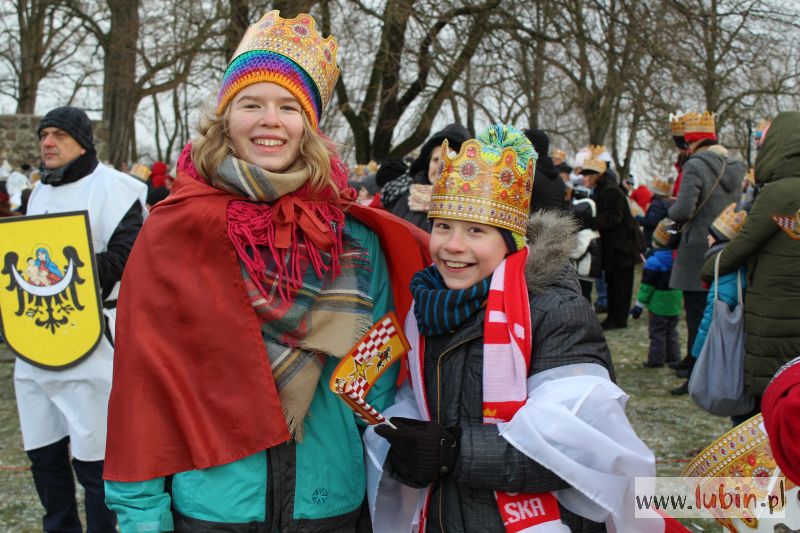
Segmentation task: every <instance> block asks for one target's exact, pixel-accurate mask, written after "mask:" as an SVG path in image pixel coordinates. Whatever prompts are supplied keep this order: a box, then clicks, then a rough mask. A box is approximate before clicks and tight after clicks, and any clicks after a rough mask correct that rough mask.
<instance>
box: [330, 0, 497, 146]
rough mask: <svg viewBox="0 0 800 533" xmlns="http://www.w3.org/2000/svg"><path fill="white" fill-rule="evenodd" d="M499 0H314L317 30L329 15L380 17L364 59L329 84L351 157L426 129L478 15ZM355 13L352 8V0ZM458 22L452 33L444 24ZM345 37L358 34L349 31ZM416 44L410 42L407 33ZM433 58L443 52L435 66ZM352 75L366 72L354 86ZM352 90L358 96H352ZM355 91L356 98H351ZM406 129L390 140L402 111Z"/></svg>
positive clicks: (463, 63) (471, 45)
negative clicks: (344, 0) (378, 5)
mask: <svg viewBox="0 0 800 533" xmlns="http://www.w3.org/2000/svg"><path fill="white" fill-rule="evenodd" d="M499 3H500V0H488V1H486V2H484V3H481V4H467V3H463V5H462V4H461V3H458V4H445V3H438V4H434V3H432V2H420V1H399V0H387V1H386V3H385V4H384V6H383V8H382V10H380V11H376V10H375V9H373V8H371V7H368V6H366V5H364V4H363V3H362V2H360V1H356V2H351V3H349V4H348V5H347V6H346V7H347V9H348V11H349V13H333V12H332V10H331V3H330V2H324V3H323V5H322V13H323V15H322V21H323V30H324V31H325V33H330V27H331V25H332V22H333V20H334V17H336V20H340V19H344V18H345V16H347V18H348V19H349V20H359V19H360V20H369V21H372V23H375V24H381V26H380V31H379V33H377V36H376V37H377V41H378V42H377V45H375V41H374V37H373V35H372V34H370V35H368V36H364V35H361V36H360V38H361V39H365V38H366V39H370V41H371V49H372V53H371V54H370V60H369V62H368V63H367V64H366V65H363V66H362V69H363V70H360V71H359V72H358V74H356V75H355V76H353V77H350V76H348V77H343V79H342V80H340V81H339V83H338V84H337V85H336V97H337V99H338V108H339V111H340V112H341V113H342V114H343V116H344V118H345V119H346V120H347V123H348V124H349V126H350V129H351V131H352V134H353V139H354V144H355V151H356V160H358V161H360V162H366V161H368V160H370V159H376V160H383V159H384V158H386V157H387V156H390V155H392V156H397V155H404V154H406V153H408V152H409V151H410V150H412V149H413V148H415V147H416V146H418V145H419V144H421V143H422V141H424V140H425V138H426V137H427V136H428V135H429V133H430V129H431V125H432V124H433V120H434V118H435V116H436V114H437V113H438V112H439V109H440V108H441V106H442V104H443V103H444V102H445V101H446V100H447V99H448V98H449V97H450V96H451V91H452V89H453V87H454V85H455V82H456V81H457V80H458V78H459V77H460V76H461V74H462V72H463V71H464V70H465V69H466V67H467V65H468V64H469V62H470V60H471V58H472V56H473V55H474V54H475V51H476V50H477V48H478V45H479V44H480V42H481V40H482V38H483V36H484V35H485V33H486V31H487V28H488V26H487V24H485V17H486V16H488V14H489V13H490V12H491V10H492V9H494V8H495V7H497V5H499ZM355 5H357V6H358V7H359V10H360V12H359V14H358V15H357V16H355V17H354V16H353V15H352V11H353V8H354V6H355ZM456 24H457V25H458V28H459V34H458V37H457V38H456V37H454V36H453V34H452V29H453V26H454V25H456ZM353 37H356V38H357V37H359V36H357V35H354V36H353ZM415 39H416V44H414V45H412V44H410V43H409V40H411V41H414V40H415ZM437 58H447V61H446V62H440V63H439V64H438V65H437V66H439V67H442V69H441V70H440V71H439V72H437V71H436V70H435V69H434V68H433V67H434V62H435V61H436V59H437ZM356 80H367V81H366V83H365V84H364V85H363V87H357V85H358V84H357V83H354V81H356ZM358 93H363V97H361V98H358V96H356V95H357V94H358ZM356 98H358V99H359V100H360V105H357V104H356V103H355V101H356ZM407 112H408V113H413V116H409V117H408V120H409V122H410V124H409V127H408V129H409V130H410V133H409V134H408V135H407V136H406V137H405V138H404V139H402V140H400V141H397V140H396V139H395V136H396V135H397V131H396V128H397V126H398V124H399V123H400V121H401V119H402V118H403V115H404V114H405V113H407Z"/></svg>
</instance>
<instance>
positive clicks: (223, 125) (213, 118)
mask: <svg viewBox="0 0 800 533" xmlns="http://www.w3.org/2000/svg"><path fill="white" fill-rule="evenodd" d="M230 108H231V104H228V105H227V107H226V108H225V110H224V111H223V112H222V114H220V115H217V114H216V113H213V112H208V113H206V114H205V115H204V116H203V117H202V118H201V119H200V126H199V128H198V129H199V132H200V136H199V137H198V138H196V139H194V140H193V141H192V161H194V164H195V167H197V170H198V171H199V172H200V175H202V176H203V177H204V178H206V179H207V180H210V179H211V177H212V176H214V175H216V173H217V169H219V167H220V165H221V164H222V161H223V160H224V159H225V158H226V157H228V156H229V155H236V147H235V146H234V144H233V140H232V139H231V137H230V135H229V133H228V119H229V117H230ZM301 114H302V116H303V136H302V137H301V139H300V150H299V152H298V159H300V160H301V161H303V162H304V163H305V165H306V167H307V168H308V169H309V171H310V176H309V178H308V182H309V186H310V189H311V191H312V192H319V191H321V190H322V189H324V188H325V187H326V186H330V187H333V190H334V192H335V194H336V196H338V193H339V188H338V187H337V186H336V183H335V182H334V181H333V177H332V174H331V159H332V158H333V157H334V155H335V153H336V152H335V150H336V148H335V147H334V145H333V143H332V142H331V141H330V140H328V139H326V138H324V137H322V135H320V134H319V133H318V132H317V131H315V130H314V128H313V127H312V126H311V122H310V121H309V120H308V116H306V113H305V111H301Z"/></svg>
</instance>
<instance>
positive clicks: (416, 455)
mask: <svg viewBox="0 0 800 533" xmlns="http://www.w3.org/2000/svg"><path fill="white" fill-rule="evenodd" d="M389 421H390V422H391V423H392V424H394V425H395V426H396V427H397V429H392V428H391V427H389V425H388V424H380V425H378V426H377V427H376V428H375V433H377V434H378V435H380V436H381V437H383V438H384V439H386V440H388V441H389V443H390V444H391V445H392V447H391V448H389V455H388V457H387V462H388V464H389V467H390V468H391V471H392V472H393V473H394V474H396V476H395V477H396V478H397V479H398V480H399V481H401V482H403V483H405V484H406V485H408V486H410V487H414V488H422V487H425V486H427V485H430V484H431V483H433V482H434V481H436V480H438V479H439V478H442V477H444V476H446V475H448V474H449V473H450V472H451V471H452V470H453V466H454V465H455V462H456V457H458V447H459V439H460V437H461V429H460V428H459V427H458V426H454V427H449V428H446V427H444V426H442V425H441V424H438V423H436V422H426V421H424V420H414V419H411V418H400V417H393V418H390V419H389Z"/></svg>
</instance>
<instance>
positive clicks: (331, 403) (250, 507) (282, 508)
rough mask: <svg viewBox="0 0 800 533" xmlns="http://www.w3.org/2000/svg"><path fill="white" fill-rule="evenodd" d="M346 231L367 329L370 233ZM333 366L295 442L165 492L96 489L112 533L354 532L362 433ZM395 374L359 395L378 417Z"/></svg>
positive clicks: (380, 261) (378, 286)
mask: <svg viewBox="0 0 800 533" xmlns="http://www.w3.org/2000/svg"><path fill="white" fill-rule="evenodd" d="M347 227H348V229H349V230H350V232H351V234H352V235H353V237H355V238H356V239H357V240H358V241H359V242H360V244H361V245H362V246H363V247H364V248H366V249H367V253H368V256H369V257H370V258H372V259H371V267H372V281H371V283H370V287H371V292H370V296H371V297H372V299H373V303H374V310H373V319H374V321H377V319H378V318H380V317H381V316H383V315H384V314H386V312H388V311H389V310H391V309H392V308H393V307H394V305H393V303H392V293H391V291H390V290H388V289H387V287H389V285H390V280H389V272H388V270H387V266H386V262H385V260H384V257H383V253H382V252H381V250H380V244H379V242H378V237H377V236H376V235H375V234H374V233H373V232H372V231H371V230H369V229H367V228H366V226H364V225H363V224H362V223H361V222H358V221H356V220H354V219H352V218H350V217H348V219H347ZM338 362H339V359H336V358H333V357H328V358H327V359H326V362H325V364H324V366H323V369H322V376H321V377H320V380H319V384H318V385H317V389H316V391H315V393H314V398H313V400H312V402H311V407H310V409H309V412H308V416H307V418H306V420H305V422H304V431H303V441H302V442H295V441H290V442H288V443H284V444H281V445H279V446H276V447H274V448H270V449H269V450H265V451H262V452H258V453H256V454H253V455H251V456H248V457H244V458H242V459H239V460H238V461H234V462H232V463H228V464H224V465H220V466H215V467H212V468H207V469H204V470H191V471H188V472H181V473H178V474H175V475H174V476H172V488H171V490H170V491H169V492H168V491H166V490H165V479H164V478H156V479H151V480H147V481H141V482H131V483H123V482H112V481H106V482H105V490H106V503H107V504H108V506H109V507H110V508H111V509H112V510H113V511H115V512H116V513H117V517H118V519H119V525H120V530H121V531H122V533H128V532H136V533H151V532H152V533H155V532H162V531H173V530H179V531H210V530H213V531H222V530H224V531H227V532H231V533H235V532H239V531H241V532H249V531H280V532H281V533H302V532H311V531H329V530H339V529H337V528H342V527H343V526H345V525H346V524H349V523H355V520H356V518H357V517H358V514H359V513H360V510H361V503H362V501H363V499H364V495H365V492H366V474H365V468H364V459H363V454H364V451H363V445H362V441H361V431H362V430H361V429H360V428H359V426H358V425H357V422H356V416H355V415H354V414H353V411H352V410H351V409H350V408H349V407H348V406H347V405H346V404H345V403H344V401H342V400H341V399H340V398H338V397H337V396H336V395H335V394H333V393H332V392H331V391H330V389H329V387H328V382H329V381H330V378H331V375H332V373H333V370H334V369H335V367H336V365H337V364H338ZM398 372H399V364H395V365H393V366H392V367H390V368H389V369H388V370H387V371H386V373H385V374H384V375H383V376H382V377H381V379H380V380H379V381H378V382H377V383H376V384H375V386H373V388H372V389H371V390H370V392H369V395H368V397H367V400H368V401H369V402H370V403H371V404H372V405H373V406H374V407H375V408H376V409H378V410H379V411H381V410H383V409H384V408H386V407H387V406H389V405H391V404H392V402H393V401H394V393H395V380H396V378H397V374H398ZM258 415H259V413H253V416H258ZM359 424H361V423H360V422H359ZM362 425H363V424H362ZM142 438H147V437H146V436H142ZM268 494H269V497H268Z"/></svg>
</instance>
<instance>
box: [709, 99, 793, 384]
mask: <svg viewBox="0 0 800 533" xmlns="http://www.w3.org/2000/svg"><path fill="white" fill-rule="evenodd" d="M755 172H756V182H757V183H758V184H760V185H762V188H761V191H760V192H759V194H758V196H757V197H756V199H755V202H754V203H753V208H752V210H751V211H750V214H749V215H748V217H747V220H746V221H745V224H744V226H743V227H742V230H741V231H740V232H739V234H738V235H736V237H734V239H733V240H731V242H730V244H728V246H727V247H726V248H725V250H724V251H723V252H721V253H722V256H721V258H720V269H719V272H720V275H723V274H728V273H729V272H733V271H735V270H736V269H737V268H739V267H740V266H742V265H746V266H747V276H748V280H747V285H748V289H747V301H746V303H745V307H744V313H745V333H746V340H745V347H746V354H747V355H746V357H745V368H744V372H745V386H746V387H747V389H748V391H749V392H750V394H752V395H754V396H761V394H762V393H763V392H764V389H765V388H766V386H767V384H768V383H769V381H770V379H771V378H772V376H773V375H774V374H775V372H776V371H777V370H778V369H779V368H780V367H781V366H782V365H783V364H784V363H786V362H788V361H789V360H790V359H792V358H794V357H796V356H797V354H800V276H798V265H800V241H796V240H793V239H792V238H791V237H790V236H789V235H787V234H786V233H785V232H784V231H783V230H781V229H780V228H779V227H778V224H777V223H776V222H775V221H774V220H773V219H772V217H773V216H774V215H790V216H792V217H794V215H795V213H797V210H798V209H800V112H797V111H795V112H789V113H781V114H779V115H778V117H777V118H776V119H775V121H774V122H773V123H772V126H770V129H769V131H768V132H767V136H766V137H765V139H764V144H763V146H762V147H761V150H760V151H759V153H758V158H757V159H756V168H755ZM714 257H716V256H713V257H710V258H709V259H708V260H707V261H706V263H705V265H704V266H703V270H702V272H701V277H702V278H703V280H705V281H711V280H712V279H713V277H714Z"/></svg>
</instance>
